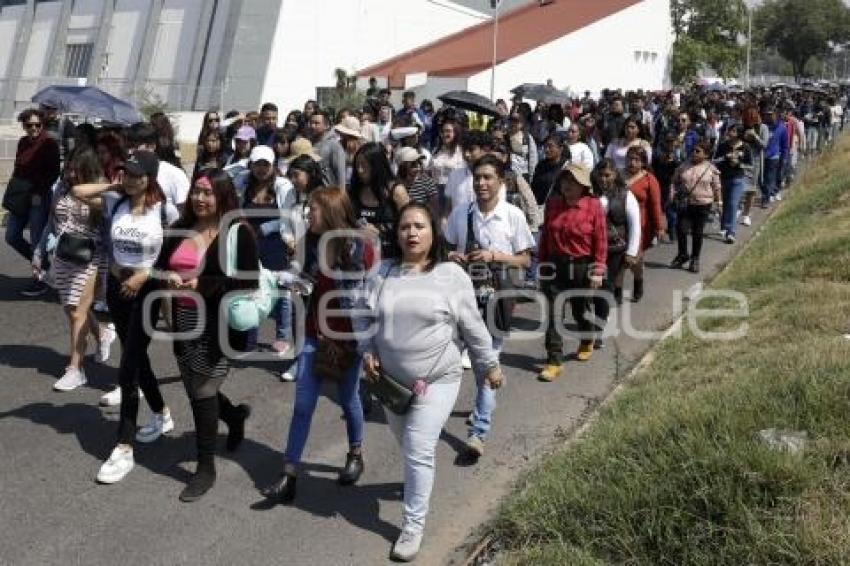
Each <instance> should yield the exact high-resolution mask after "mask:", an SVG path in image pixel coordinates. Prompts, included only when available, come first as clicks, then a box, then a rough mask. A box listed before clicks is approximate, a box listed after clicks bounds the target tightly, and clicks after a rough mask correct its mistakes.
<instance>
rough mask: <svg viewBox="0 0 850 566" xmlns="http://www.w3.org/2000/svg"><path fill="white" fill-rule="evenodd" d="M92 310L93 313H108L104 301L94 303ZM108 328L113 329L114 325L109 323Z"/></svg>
mask: <svg viewBox="0 0 850 566" xmlns="http://www.w3.org/2000/svg"><path fill="white" fill-rule="evenodd" d="M92 309H94V312H109V307H108V306H107V305H106V301H96V302H95V303H94V305H92ZM109 326H111V327H112V328H115V325H113V324H112V323H111V322H110V323H109Z"/></svg>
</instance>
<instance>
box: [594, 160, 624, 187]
mask: <svg viewBox="0 0 850 566" xmlns="http://www.w3.org/2000/svg"><path fill="white" fill-rule="evenodd" d="M606 169H610V170H611V171H613V172H614V173H615V174H616V177H615V178H614V190H613V191H606V190H604V189H603V188H602V172H603V171H605V170H606ZM590 184H591V185H593V194H595V195H597V196H602V195H606V196H611V195H617V194H619V193H620V192H621V191H626V190H628V187H627V185H626V180H625V179H624V178H623V174H622V173H620V170H619V169H617V165H616V164H615V163H614V160H613V159H610V158H608V157H604V158H602V159H601V160H600V161H599V163H597V164H596V166H595V167H594V168H593V171H591V172H590Z"/></svg>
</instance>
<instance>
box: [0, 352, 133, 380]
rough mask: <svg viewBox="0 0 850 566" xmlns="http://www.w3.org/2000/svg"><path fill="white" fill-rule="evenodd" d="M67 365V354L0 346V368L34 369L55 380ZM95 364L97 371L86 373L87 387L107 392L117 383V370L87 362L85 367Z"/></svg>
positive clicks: (97, 363)
mask: <svg viewBox="0 0 850 566" xmlns="http://www.w3.org/2000/svg"><path fill="white" fill-rule="evenodd" d="M67 364H68V354H65V353H61V352H57V351H56V350H53V349H52V348H46V347H44V346H34V345H32V344H0V366H7V367H10V368H16V369H35V370H38V372H39V373H41V374H44V375H47V376H50V379H51V380H56V379H58V378H59V376H60V375H62V370H64V369H65V366H66V365H67ZM91 364H96V367H97V371H87V372H86V373H87V374H91V375H89V376H87V377H88V378H89V380H88V386H89V387H93V388H94V389H98V390H101V391H108V390H111V389H112V388H113V387H115V384H116V383H117V382H118V370H117V369H115V368H112V367H110V366H108V365H106V364H101V363H99V362H94V361H90V360H87V361H86V366H90V365H91Z"/></svg>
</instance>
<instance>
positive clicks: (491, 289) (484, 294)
mask: <svg viewBox="0 0 850 566" xmlns="http://www.w3.org/2000/svg"><path fill="white" fill-rule="evenodd" d="M474 206H475V205H474V204H471V205H470V206H469V212H468V213H467V215H466V253H467V254H468V253H470V252H472V251H474V250H475V249H481V245H480V244H479V243H478V241H477V239H476V238H475V231H474V230H473V229H472V212H473V207H474ZM476 271H477V273H476V275H475V276H474V277H473V276H472V274H470V277H471V279H472V284H473V286H474V287H475V297H476V299H477V301H478V308H479V309H481V311H482V316H483V317H484V321H485V322H487V309H488V308H489V305H490V301H492V300H494V297H495V301H496V303H495V305H494V306H493V325H494V326H495V327H496V329H497V330H499V331H501V332H508V331H509V330H510V329H511V321H512V319H513V312H514V306H515V305H516V301H515V300H514V298H513V297H499V296H498V293H499V292H500V291H508V290H511V289H515V288H516V285H514V282H513V281H512V280H511V278H510V268H507V267H503V268H502V269H498V270H494V269H493V268H492V267H490V266H489V265H488V266H486V269H484V270H480V271H479V270H476Z"/></svg>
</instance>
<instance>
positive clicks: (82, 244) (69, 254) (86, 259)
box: [56, 233, 96, 265]
mask: <svg viewBox="0 0 850 566" xmlns="http://www.w3.org/2000/svg"><path fill="white" fill-rule="evenodd" d="M95 247H96V246H95V242H94V240H93V239H91V238H89V237H87V236H78V235H76V234H68V233H62V234H60V235H59V240H58V241H57V242H56V257H57V258H59V259H61V260H64V261H69V262H71V263H77V264H80V265H86V264H88V263H91V262H92V259H94V250H95Z"/></svg>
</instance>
